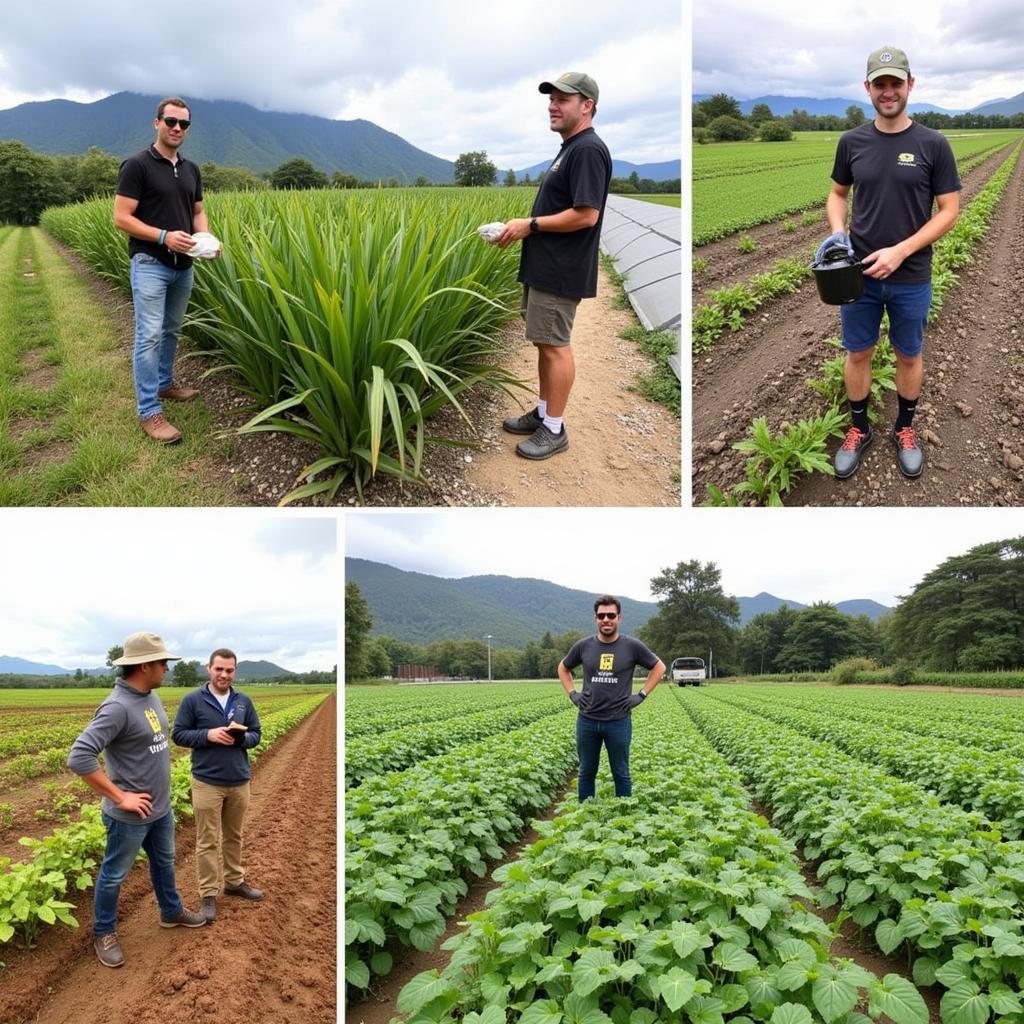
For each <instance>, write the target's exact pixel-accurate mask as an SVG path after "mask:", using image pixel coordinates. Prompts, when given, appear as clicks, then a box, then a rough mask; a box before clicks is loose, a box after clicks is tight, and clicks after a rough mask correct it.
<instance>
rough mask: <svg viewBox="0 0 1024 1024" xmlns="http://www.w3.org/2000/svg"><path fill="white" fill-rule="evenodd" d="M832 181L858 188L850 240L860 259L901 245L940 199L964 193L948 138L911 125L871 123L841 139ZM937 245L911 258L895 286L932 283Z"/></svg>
mask: <svg viewBox="0 0 1024 1024" xmlns="http://www.w3.org/2000/svg"><path fill="white" fill-rule="evenodd" d="M832 180H833V181H834V182H836V183H837V184H839V185H852V186H853V216H852V218H851V221H850V241H851V242H852V243H853V251H854V253H855V254H856V256H857V259H863V258H864V257H865V256H867V255H868V254H869V253H872V252H875V250H876V249H885V248H887V247H888V246H890V245H896V244H897V243H898V242H902V241H903V239H905V238H909V237H910V236H911V235H913V234H916V233H917V232H918V231H920V230H921V228H922V227H923V226H924V225H925V224H927V223H928V221H929V220H931V217H932V204H933V202H934V200H935V197H936V196H942V195H946V194H947V193H949V192H958V191H959V190H960V176H959V174H958V172H957V166H956V160H955V158H954V157H953V150H952V148H951V147H950V145H949V142H948V140H947V139H946V137H945V136H944V135H942V134H941V133H940V132H937V131H935V130H934V129H932V128H926V127H925V126H924V125H923V124H918V123H917V122H916V121H915V122H912V123H911V125H910V126H909V127H908V128H905V129H904V130H903V131H901V132H881V131H879V130H878V129H877V128H876V127H875V123H874V121H868V122H866V123H865V124H862V125H860V126H859V127H857V128H854V129H852V130H851V131H848V132H846V133H845V134H844V135H843V136H841V137H840V139H839V145H838V146H837V147H836V159H835V163H834V165H833V167H832ZM931 277H932V247H931V246H930V245H926V246H925V247H924V248H923V249H919V250H918V251H917V252H915V253H913V254H912V255H910V256H908V257H907V258H906V259H905V260H904V261H903V262H902V263H901V264H900V265H899V267H897V268H896V270H895V272H894V273H893V274H892V276H891V277H890V278H889V280H890V281H891V282H893V283H894V284H927V282H929V281H930V280H931Z"/></svg>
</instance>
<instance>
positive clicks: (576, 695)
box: [569, 690, 583, 707]
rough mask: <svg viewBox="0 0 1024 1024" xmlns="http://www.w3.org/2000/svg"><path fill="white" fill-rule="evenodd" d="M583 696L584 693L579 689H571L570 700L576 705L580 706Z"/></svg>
mask: <svg viewBox="0 0 1024 1024" xmlns="http://www.w3.org/2000/svg"><path fill="white" fill-rule="evenodd" d="M582 696H583V694H582V693H580V691H579V690H570V691H569V700H571V701H572V702H573V704H575V705H576V707H579V706H580V698H581V697H582Z"/></svg>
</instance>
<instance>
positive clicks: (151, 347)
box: [114, 97, 209, 444]
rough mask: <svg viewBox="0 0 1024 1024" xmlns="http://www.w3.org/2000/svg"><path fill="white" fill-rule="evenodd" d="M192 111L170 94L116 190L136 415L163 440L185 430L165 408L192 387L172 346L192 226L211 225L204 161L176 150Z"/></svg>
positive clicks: (188, 268)
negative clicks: (126, 267) (149, 139)
mask: <svg viewBox="0 0 1024 1024" xmlns="http://www.w3.org/2000/svg"><path fill="white" fill-rule="evenodd" d="M191 124H192V115H191V114H190V112H189V108H188V105H187V104H186V103H185V101H184V100H181V99H177V98H175V97H171V98H168V99H165V100H162V101H161V102H160V105H159V106H158V107H157V113H156V120H154V122H153V126H154V127H155V128H156V141H155V142H154V143H153V145H152V146H150V147H149V148H148V149H144V150H143V151H142V152H141V153H136V154H135V156H130V157H129V158H128V159H127V160H125V161H124V163H123V164H121V173H120V175H119V176H118V179H117V194H116V196H115V197H114V226H115V227H117V228H120V229H121V230H122V231H123V232H125V234H127V235H128V237H129V243H128V254H129V258H130V260H131V285H132V301H133V303H134V305H135V350H134V355H133V358H132V368H133V371H134V375H135V395H136V400H137V406H138V414H139V422H140V423H141V424H142V429H143V430H144V431H145V432H146V434H147V435H148V436H149V437H151V438H153V440H154V441H158V442H159V443H160V444H176V443H177V442H178V441H180V440H181V433H180V432H179V431H178V429H177V428H176V427H174V426H172V425H171V424H170V423H169V422H168V421H167V420H166V419H165V418H164V415H163V406H162V405H161V399H166V400H168V401H172V402H187V401H190V400H191V399H193V398H195V396H196V391H195V390H194V389H193V388H185V387H177V386H176V385H175V384H174V376H173V370H174V354H175V351H176V350H177V347H178V338H179V336H180V335H181V322H182V320H183V319H184V317H185V308H186V306H188V300H189V296H190V295H191V294H192V258H191V257H190V256H188V255H186V254H187V253H188V251H189V250H190V249H191V248H192V247H193V245H194V244H195V243H194V240H193V238H192V233H193V232H194V231H208V230H209V227H208V225H207V220H206V213H205V211H204V210H203V185H202V180H201V178H200V175H199V168H198V166H196V164H194V163H193V162H192V161H191V160H186V159H185V158H184V157H182V156H179V155H178V148H179V147H180V146H181V144H182V143H183V142H184V141H185V133H186V132H187V131H188V129H189V127H190V126H191Z"/></svg>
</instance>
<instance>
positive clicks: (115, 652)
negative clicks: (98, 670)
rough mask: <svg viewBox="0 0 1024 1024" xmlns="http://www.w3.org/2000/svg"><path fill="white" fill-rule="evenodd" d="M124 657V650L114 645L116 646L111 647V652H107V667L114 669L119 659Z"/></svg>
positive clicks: (118, 645)
mask: <svg viewBox="0 0 1024 1024" xmlns="http://www.w3.org/2000/svg"><path fill="white" fill-rule="evenodd" d="M123 657H124V648H123V647H122V646H121V645H120V644H114V646H113V647H111V648H110V650H109V651H107V667H108V668H113V667H114V662H115V661H117V659H118V658H123Z"/></svg>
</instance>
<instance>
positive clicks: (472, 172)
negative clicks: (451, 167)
mask: <svg viewBox="0 0 1024 1024" xmlns="http://www.w3.org/2000/svg"><path fill="white" fill-rule="evenodd" d="M497 180H498V168H497V167H495V166H494V164H493V163H491V161H490V160H488V159H487V154H486V153H485V152H484V151H483V150H482V149H481V150H478V151H477V152H474V153H460V154H459V156H458V157H457V158H456V160H455V184H456V185H464V186H472V185H493V184H494V183H495V182H496V181H497Z"/></svg>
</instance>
